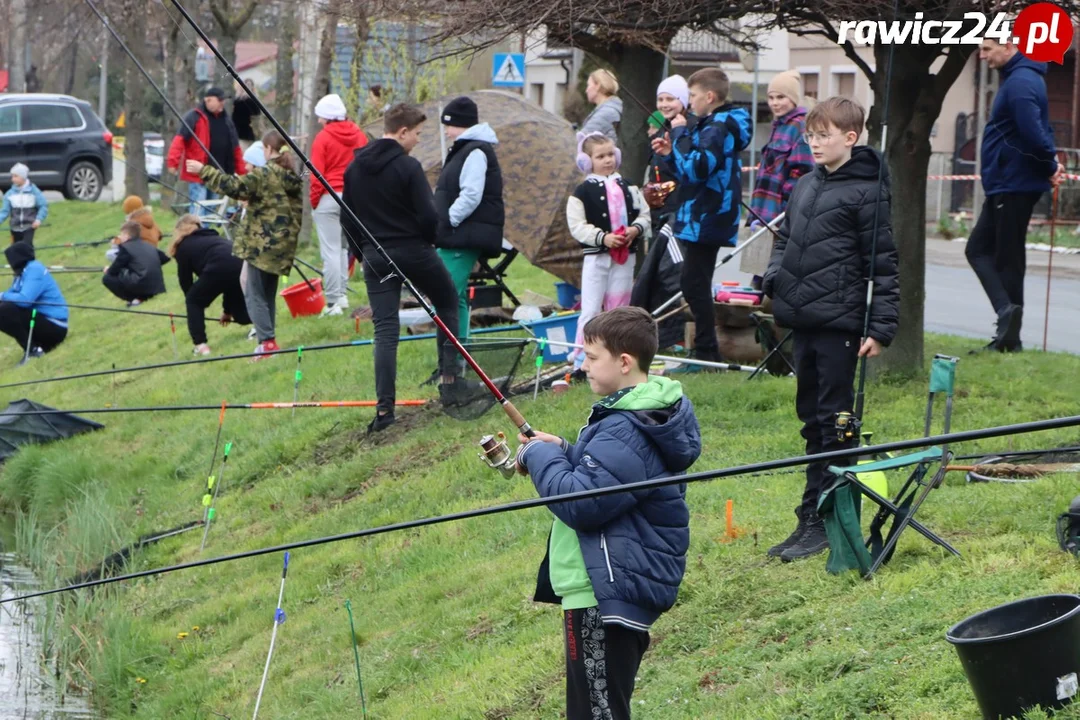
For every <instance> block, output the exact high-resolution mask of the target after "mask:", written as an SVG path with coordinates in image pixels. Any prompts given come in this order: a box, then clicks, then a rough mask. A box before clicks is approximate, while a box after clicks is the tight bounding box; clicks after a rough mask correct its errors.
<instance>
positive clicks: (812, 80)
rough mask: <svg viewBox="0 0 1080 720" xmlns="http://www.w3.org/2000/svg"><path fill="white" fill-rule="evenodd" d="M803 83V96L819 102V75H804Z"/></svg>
mask: <svg viewBox="0 0 1080 720" xmlns="http://www.w3.org/2000/svg"><path fill="white" fill-rule="evenodd" d="M802 81H803V95H805V96H806V97H809V98H814V99H815V100H817V97H818V75H817V73H804V74H803V76H802Z"/></svg>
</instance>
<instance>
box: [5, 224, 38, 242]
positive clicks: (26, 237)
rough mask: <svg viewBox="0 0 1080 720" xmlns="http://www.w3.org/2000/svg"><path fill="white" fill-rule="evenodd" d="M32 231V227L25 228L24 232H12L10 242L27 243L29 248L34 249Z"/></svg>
mask: <svg viewBox="0 0 1080 720" xmlns="http://www.w3.org/2000/svg"><path fill="white" fill-rule="evenodd" d="M34 230H35V228H32V227H31V228H26V229H25V230H12V231H11V242H12V243H17V242H24V243H27V244H28V245H29V246H30V247H34Z"/></svg>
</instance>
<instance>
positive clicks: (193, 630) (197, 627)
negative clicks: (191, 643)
mask: <svg viewBox="0 0 1080 720" xmlns="http://www.w3.org/2000/svg"><path fill="white" fill-rule="evenodd" d="M191 631H192V632H199V626H198V625H192V626H191Z"/></svg>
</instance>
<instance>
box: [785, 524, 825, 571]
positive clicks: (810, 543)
mask: <svg viewBox="0 0 1080 720" xmlns="http://www.w3.org/2000/svg"><path fill="white" fill-rule="evenodd" d="M805 521H806V527H805V528H803V533H802V536H801V537H800V538H799V539H798V541H797V542H796V543H795V544H794V545H792V546H791V547H789V548H788V549H787V550H785V551H784V552H782V553H780V559H781V560H783V561H784V562H791V561H792V560H801V559H802V558H808V557H810V556H811V555H817V554H818V553H821V552H825V551H826V550H828V549H829V538H828V537H827V536H826V535H825V521H824V520H822V519H821V517H820V516H819V515H818V514H817V513H816V512H814V511H811V512H809V513H807V515H806V519H805Z"/></svg>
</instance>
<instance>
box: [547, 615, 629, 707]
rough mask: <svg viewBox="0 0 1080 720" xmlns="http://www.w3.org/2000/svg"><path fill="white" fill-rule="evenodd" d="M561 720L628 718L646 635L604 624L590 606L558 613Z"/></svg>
mask: <svg viewBox="0 0 1080 720" xmlns="http://www.w3.org/2000/svg"><path fill="white" fill-rule="evenodd" d="M563 644H564V645H565V647H566V720H630V696H631V695H632V694H633V693H634V680H635V678H636V677H637V671H638V668H639V667H640V666H641V658H642V656H643V655H645V651H646V650H648V649H649V633H647V632H642V631H640V630H631V629H629V628H626V627H623V626H622V625H605V624H604V623H603V621H602V620H601V619H600V610H599V609H598V608H595V607H591V608H585V609H582V610H564V611H563Z"/></svg>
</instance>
